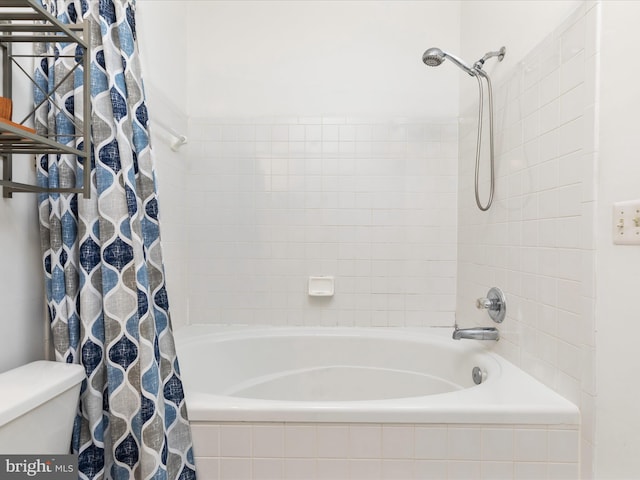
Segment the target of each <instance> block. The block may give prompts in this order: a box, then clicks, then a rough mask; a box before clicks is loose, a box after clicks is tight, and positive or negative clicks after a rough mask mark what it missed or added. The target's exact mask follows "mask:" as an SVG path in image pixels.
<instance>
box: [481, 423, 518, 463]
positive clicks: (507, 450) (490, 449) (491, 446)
mask: <svg viewBox="0 0 640 480" xmlns="http://www.w3.org/2000/svg"><path fill="white" fill-rule="evenodd" d="M482 460H493V461H511V460H513V429H511V428H493V429H492V428H483V429H482Z"/></svg>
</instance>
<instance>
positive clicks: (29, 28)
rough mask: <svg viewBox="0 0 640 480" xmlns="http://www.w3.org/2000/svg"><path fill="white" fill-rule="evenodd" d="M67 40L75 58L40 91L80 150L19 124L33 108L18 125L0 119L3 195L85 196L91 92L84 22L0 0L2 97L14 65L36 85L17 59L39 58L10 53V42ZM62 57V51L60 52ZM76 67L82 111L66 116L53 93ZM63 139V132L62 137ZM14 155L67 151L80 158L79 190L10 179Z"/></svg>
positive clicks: (23, 1)
mask: <svg viewBox="0 0 640 480" xmlns="http://www.w3.org/2000/svg"><path fill="white" fill-rule="evenodd" d="M40 42H44V43H71V44H75V45H76V49H75V54H74V55H73V56H67V58H71V59H74V60H73V61H74V62H75V65H74V66H73V67H72V68H71V69H70V71H69V72H68V73H67V74H66V75H65V76H64V78H62V79H57V80H56V81H57V84H56V85H55V86H54V87H53V91H49V92H44V91H41V93H42V94H43V96H44V100H43V101H42V102H41V104H42V103H45V102H49V103H50V105H52V107H53V108H56V113H61V114H64V115H66V116H67V117H68V118H67V120H69V121H70V122H71V123H72V124H73V125H74V127H75V131H76V134H75V135H73V137H75V138H77V139H79V138H82V139H83V142H82V143H83V148H82V149H77V148H74V147H70V146H68V145H65V144H63V143H60V142H59V141H58V140H57V138H56V134H55V132H52V133H51V134H50V135H48V136H42V135H39V134H37V133H32V131H33V130H30V129H25V128H23V125H25V124H26V123H28V122H29V120H31V119H32V118H34V115H35V111H36V109H37V108H38V107H39V106H40V105H41V104H40V105H37V106H36V107H35V108H33V109H32V110H31V111H30V112H29V113H28V114H27V115H26V116H25V117H24V118H23V119H22V120H20V121H19V122H17V123H13V122H0V156H2V158H3V162H2V178H1V179H0V185H2V187H3V189H2V190H3V193H2V194H3V197H11V196H12V194H13V193H14V192H58V193H81V194H82V195H83V196H84V197H85V198H88V197H89V196H90V178H91V177H90V175H91V168H90V161H91V151H90V148H91V142H90V141H89V139H90V138H91V96H90V89H89V85H90V84H91V83H90V61H91V59H90V54H89V50H90V30H89V26H88V21H87V20H85V21H84V22H82V23H77V24H64V23H61V22H60V21H59V20H58V19H57V18H55V17H54V16H52V15H51V14H50V13H49V12H48V11H47V10H45V9H44V8H43V7H42V5H40V3H39V2H38V1H37V0H0V52H1V54H2V95H3V96H5V97H8V98H11V97H12V92H13V72H14V67H17V68H18V69H19V70H20V71H21V72H22V73H23V74H24V75H25V76H26V78H28V79H29V80H30V81H31V82H32V84H33V85H34V86H36V87H37V84H36V82H35V80H34V77H33V74H31V73H30V72H28V71H27V70H25V69H24V68H23V66H22V65H21V63H20V61H19V59H24V58H34V59H36V58H40V55H36V54H35V53H32V54H29V53H24V52H21V53H16V54H14V52H13V48H12V45H13V44H14V43H34V44H35V43H40ZM61 57H62V55H61ZM80 67H82V72H83V85H84V87H83V91H82V99H83V108H82V112H81V113H80V112H75V114H74V116H70V115H69V114H68V113H67V112H66V111H64V110H62V109H60V108H58V107H56V105H55V102H53V100H52V95H53V94H54V92H55V91H56V89H57V88H59V87H60V85H61V83H62V82H64V80H65V79H67V78H68V77H70V76H71V75H73V74H74V72H76V71H77V70H78V69H79V68H80ZM67 137H68V136H67ZM14 154H29V155H32V154H33V155H35V154H60V155H63V154H70V155H76V156H78V157H80V158H81V159H83V163H84V165H85V167H84V169H83V183H82V185H83V186H82V188H56V189H48V188H42V187H39V186H37V185H32V184H29V183H24V182H17V181H14V179H13V155H14Z"/></svg>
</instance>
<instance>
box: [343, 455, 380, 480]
mask: <svg viewBox="0 0 640 480" xmlns="http://www.w3.org/2000/svg"><path fill="white" fill-rule="evenodd" d="M381 476H382V461H381V460H349V479H350V480H370V479H380V478H381Z"/></svg>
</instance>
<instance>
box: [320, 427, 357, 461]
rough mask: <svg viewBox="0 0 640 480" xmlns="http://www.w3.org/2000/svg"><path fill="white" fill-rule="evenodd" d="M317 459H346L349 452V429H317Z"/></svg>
mask: <svg viewBox="0 0 640 480" xmlns="http://www.w3.org/2000/svg"><path fill="white" fill-rule="evenodd" d="M317 435H318V451H317V455H318V458H347V455H348V451H349V427H348V426H345V425H322V424H319V425H318V427H317Z"/></svg>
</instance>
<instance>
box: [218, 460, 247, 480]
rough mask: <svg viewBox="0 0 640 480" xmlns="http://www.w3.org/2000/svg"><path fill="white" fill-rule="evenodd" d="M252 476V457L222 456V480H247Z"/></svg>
mask: <svg viewBox="0 0 640 480" xmlns="http://www.w3.org/2000/svg"><path fill="white" fill-rule="evenodd" d="M248 478H251V459H250V458H221V459H220V480H247V479H248Z"/></svg>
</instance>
